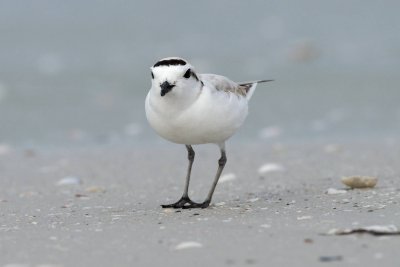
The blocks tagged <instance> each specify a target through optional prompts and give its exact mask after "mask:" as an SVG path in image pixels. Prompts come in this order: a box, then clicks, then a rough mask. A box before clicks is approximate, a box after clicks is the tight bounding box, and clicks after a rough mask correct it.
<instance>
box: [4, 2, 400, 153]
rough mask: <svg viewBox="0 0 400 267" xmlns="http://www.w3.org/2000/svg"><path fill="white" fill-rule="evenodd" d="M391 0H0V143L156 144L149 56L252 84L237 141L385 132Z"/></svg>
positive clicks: (392, 112)
mask: <svg viewBox="0 0 400 267" xmlns="http://www.w3.org/2000/svg"><path fill="white" fill-rule="evenodd" d="M399 10H400V2H398V1H318V0H312V1H261V0H260V1H227V0H226V1H211V0H205V1H183V0H181V1H180V0H171V1H159V2H155V1H121V0H117V1H77V0H69V1H56V0H48V1H43V0H36V1H14V0H2V1H0V143H3V144H12V145H15V146H26V145H28V146H29V145H30V146H37V145H56V146H58V145H61V146H63V145H66V144H68V145H71V144H78V145H82V144H108V143H120V142H122V143H125V142H128V143H143V142H144V143H148V142H161V141H160V139H159V138H158V137H157V136H156V135H155V134H154V133H153V131H152V130H151V129H150V128H149V126H148V124H147V122H146V119H145V114H144V98H145V96H146V94H147V91H148V89H149V87H150V71H149V67H150V66H151V65H152V64H154V62H156V61H157V60H158V59H159V58H163V57H167V56H181V57H184V58H186V59H188V60H189V61H190V62H191V63H192V65H194V66H195V67H196V70H197V71H198V72H200V73H201V72H210V73H218V74H222V75H226V76H228V77H230V78H231V79H233V80H236V81H248V80H254V79H271V78H272V79H275V82H274V83H269V84H263V85H260V86H259V87H258V89H257V91H256V93H255V95H254V97H253V99H252V101H251V107H250V115H249V117H248V121H247V122H246V124H245V125H244V127H243V129H242V130H241V131H240V132H239V133H238V134H237V136H236V137H235V140H237V141H238V142H253V141H261V140H265V141H266V142H268V141H269V140H275V141H276V140H295V141H296V140H297V141H302V140H306V141H313V140H320V139H331V140H339V139H340V140H354V139H360V138H361V139H367V140H368V139H374V140H375V139H385V140H390V139H393V138H397V137H398V135H399V132H400V105H399V103H400V86H399V84H400V34H399V33H400V16H399Z"/></svg>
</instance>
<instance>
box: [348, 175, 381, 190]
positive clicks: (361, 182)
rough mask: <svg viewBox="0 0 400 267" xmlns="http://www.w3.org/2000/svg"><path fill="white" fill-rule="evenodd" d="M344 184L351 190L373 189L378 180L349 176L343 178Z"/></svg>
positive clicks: (375, 178)
mask: <svg viewBox="0 0 400 267" xmlns="http://www.w3.org/2000/svg"><path fill="white" fill-rule="evenodd" d="M342 183H343V184H345V185H347V186H349V187H351V188H373V187H375V185H376V184H377V183H378V178H377V177H369V176H349V177H342Z"/></svg>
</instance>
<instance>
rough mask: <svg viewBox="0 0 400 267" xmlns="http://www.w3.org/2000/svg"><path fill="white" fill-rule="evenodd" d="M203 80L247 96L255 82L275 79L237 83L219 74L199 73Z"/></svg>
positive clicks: (219, 89) (219, 88)
mask: <svg viewBox="0 0 400 267" xmlns="http://www.w3.org/2000/svg"><path fill="white" fill-rule="evenodd" d="M199 76H200V79H201V80H202V81H203V82H207V83H209V84H211V85H212V86H213V87H214V88H215V89H216V90H218V91H224V92H229V93H234V94H236V95H241V96H246V95H247V93H249V90H250V88H251V87H252V86H253V85H254V84H258V83H264V82H271V81H273V80H258V81H252V82H243V83H235V82H234V81H231V80H229V79H228V78H226V77H224V76H221V75H217V74H199Z"/></svg>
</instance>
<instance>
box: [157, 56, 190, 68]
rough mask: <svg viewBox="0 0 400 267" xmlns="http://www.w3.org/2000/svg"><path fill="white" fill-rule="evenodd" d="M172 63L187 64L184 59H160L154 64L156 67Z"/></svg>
mask: <svg viewBox="0 0 400 267" xmlns="http://www.w3.org/2000/svg"><path fill="white" fill-rule="evenodd" d="M171 65H182V66H185V65H186V62H185V61H184V60H182V59H176V58H173V59H166V60H160V61H158V62H157V63H156V64H154V66H153V67H154V68H155V67H159V66H171Z"/></svg>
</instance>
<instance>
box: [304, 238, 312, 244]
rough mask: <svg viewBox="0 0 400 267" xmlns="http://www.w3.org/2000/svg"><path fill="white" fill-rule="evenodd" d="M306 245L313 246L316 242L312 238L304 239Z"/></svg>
mask: <svg viewBox="0 0 400 267" xmlns="http://www.w3.org/2000/svg"><path fill="white" fill-rule="evenodd" d="M304 243H306V244H312V243H314V240H312V239H311V238H306V239H304Z"/></svg>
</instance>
